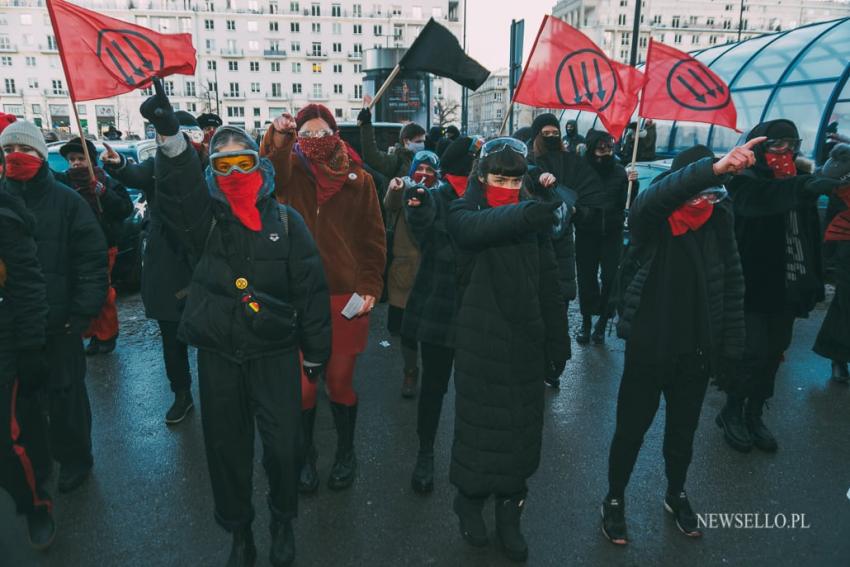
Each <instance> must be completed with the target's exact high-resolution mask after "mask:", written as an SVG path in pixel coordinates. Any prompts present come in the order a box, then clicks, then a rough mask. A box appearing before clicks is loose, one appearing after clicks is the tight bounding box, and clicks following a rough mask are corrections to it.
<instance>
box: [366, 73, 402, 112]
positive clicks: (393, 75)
mask: <svg viewBox="0 0 850 567" xmlns="http://www.w3.org/2000/svg"><path fill="white" fill-rule="evenodd" d="M399 73H401V65H398V64H397V65H396V66H395V68H394V69H393V70H392V72H391V73H390V76H389V77H387V80H386V81H384V84H383V85H381V88H380V89H378V92H376V93H375V96H374V97H373V98H372V101H371V102H370V103H369V106H368V108H369V110H372V108H374V106H375V105H376V104H377V103H378V101H379V100H381V97H382V96H384V93H386V92H387V89H389V88H390V85H391V84H392V82H393V81H394V80H395V78H396V77H397V76H398V74H399Z"/></svg>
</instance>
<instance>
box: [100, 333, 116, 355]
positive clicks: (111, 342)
mask: <svg viewBox="0 0 850 567" xmlns="http://www.w3.org/2000/svg"><path fill="white" fill-rule="evenodd" d="M117 342H118V335H115V336H114V337H112V338H111V339H107V340H105V341H101V340H98V343H99V344H98V354H109V353H110V352H112V351H114V350H115V345H116V344H117Z"/></svg>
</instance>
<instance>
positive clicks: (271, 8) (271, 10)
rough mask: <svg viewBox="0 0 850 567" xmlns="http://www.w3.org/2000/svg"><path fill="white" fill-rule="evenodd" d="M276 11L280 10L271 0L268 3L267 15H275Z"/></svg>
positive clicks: (274, 0)
mask: <svg viewBox="0 0 850 567" xmlns="http://www.w3.org/2000/svg"><path fill="white" fill-rule="evenodd" d="M278 10H280V8H279V7H278V5H277V0H271V2H269V14H277V13H278ZM275 31H277V30H275Z"/></svg>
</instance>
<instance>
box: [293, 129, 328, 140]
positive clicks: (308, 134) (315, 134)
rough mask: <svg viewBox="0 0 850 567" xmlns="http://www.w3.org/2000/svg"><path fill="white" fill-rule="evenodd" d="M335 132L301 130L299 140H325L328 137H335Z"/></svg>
mask: <svg viewBox="0 0 850 567" xmlns="http://www.w3.org/2000/svg"><path fill="white" fill-rule="evenodd" d="M333 134H334V133H333V132H331V131H330V130H301V131H300V132H298V137H299V138H325V137H327V136H333Z"/></svg>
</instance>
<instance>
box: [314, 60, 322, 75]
mask: <svg viewBox="0 0 850 567" xmlns="http://www.w3.org/2000/svg"><path fill="white" fill-rule="evenodd" d="M321 72H322V64H321V63H313V73H314V74H318V73H321Z"/></svg>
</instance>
